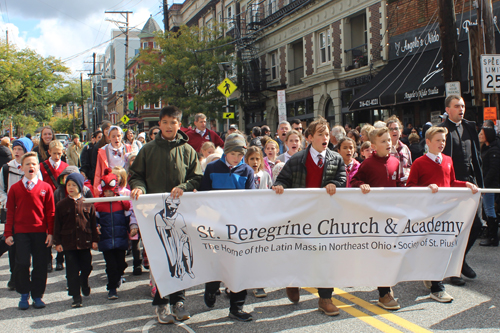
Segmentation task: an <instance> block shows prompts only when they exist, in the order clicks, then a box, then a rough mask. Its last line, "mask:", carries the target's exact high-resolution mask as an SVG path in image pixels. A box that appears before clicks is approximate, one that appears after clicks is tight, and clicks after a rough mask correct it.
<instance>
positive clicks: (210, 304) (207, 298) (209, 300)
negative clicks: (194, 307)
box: [203, 291, 217, 308]
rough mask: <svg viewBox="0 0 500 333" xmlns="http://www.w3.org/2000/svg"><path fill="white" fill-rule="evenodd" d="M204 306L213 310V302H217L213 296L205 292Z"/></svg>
mask: <svg viewBox="0 0 500 333" xmlns="http://www.w3.org/2000/svg"><path fill="white" fill-rule="evenodd" d="M203 299H204V301H205V304H206V306H208V307H209V308H213V307H214V305H215V301H216V300H217V298H216V296H215V294H210V293H207V292H206V291H205V295H204V296H203Z"/></svg>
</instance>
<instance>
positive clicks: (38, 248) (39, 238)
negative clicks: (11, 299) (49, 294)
mask: <svg viewBox="0 0 500 333" xmlns="http://www.w3.org/2000/svg"><path fill="white" fill-rule="evenodd" d="M46 238H47V234H45V233H42V232H38V233H26V234H15V235H14V242H15V246H16V268H15V279H16V280H15V281H16V290H17V292H18V293H20V294H28V293H29V292H30V291H31V297H32V298H41V297H42V296H43V294H44V292H45V286H46V285H47V252H46V251H47V250H46V249H47V244H45V239H46ZM31 262H32V263H33V270H32V271H31V279H30V266H31Z"/></svg>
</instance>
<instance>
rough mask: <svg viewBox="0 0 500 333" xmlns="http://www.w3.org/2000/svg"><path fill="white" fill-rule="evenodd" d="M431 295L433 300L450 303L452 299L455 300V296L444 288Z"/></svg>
mask: <svg viewBox="0 0 500 333" xmlns="http://www.w3.org/2000/svg"><path fill="white" fill-rule="evenodd" d="M430 297H431V298H432V299H433V300H435V301H438V302H441V303H450V302H451V301H453V297H452V296H451V295H450V294H448V293H447V292H446V291H444V290H443V291H438V292H435V293H431V294H430Z"/></svg>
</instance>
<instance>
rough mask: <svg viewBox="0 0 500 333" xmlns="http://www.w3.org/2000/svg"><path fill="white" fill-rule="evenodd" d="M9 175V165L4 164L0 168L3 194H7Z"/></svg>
mask: <svg viewBox="0 0 500 333" xmlns="http://www.w3.org/2000/svg"><path fill="white" fill-rule="evenodd" d="M9 173H10V170H9V165H8V164H5V165H4V166H3V167H2V175H3V189H4V191H5V193H7V190H8V189H9Z"/></svg>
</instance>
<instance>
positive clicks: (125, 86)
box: [104, 10, 133, 115]
mask: <svg viewBox="0 0 500 333" xmlns="http://www.w3.org/2000/svg"><path fill="white" fill-rule="evenodd" d="M104 13H106V14H121V15H122V16H123V17H124V18H125V22H120V21H116V20H111V19H106V21H110V22H113V23H115V24H116V25H117V26H118V28H119V29H120V30H121V31H122V32H123V33H125V65H124V69H125V71H124V72H123V78H124V80H123V114H124V115H125V114H127V113H128V112H127V111H128V77H127V65H128V31H129V30H128V15H129V14H132V13H133V12H132V11H126V10H123V11H105V12H104ZM123 24H124V25H125V27H123V26H122V25H123Z"/></svg>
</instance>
